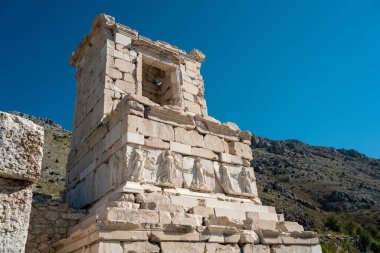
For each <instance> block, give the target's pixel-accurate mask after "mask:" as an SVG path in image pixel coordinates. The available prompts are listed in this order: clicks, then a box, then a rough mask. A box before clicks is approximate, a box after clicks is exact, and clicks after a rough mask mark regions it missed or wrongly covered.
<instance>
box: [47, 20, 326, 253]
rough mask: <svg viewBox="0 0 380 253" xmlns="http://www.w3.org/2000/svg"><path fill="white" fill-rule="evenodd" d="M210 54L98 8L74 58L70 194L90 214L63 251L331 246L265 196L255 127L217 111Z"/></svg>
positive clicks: (277, 252) (278, 250)
mask: <svg viewBox="0 0 380 253" xmlns="http://www.w3.org/2000/svg"><path fill="white" fill-rule="evenodd" d="M204 59H205V55H204V54H203V53H201V52H200V51H199V50H196V49H194V50H192V51H191V52H190V53H189V54H187V53H186V52H185V51H183V50H181V49H178V48H177V47H174V46H172V45H169V44H168V43H166V42H162V41H152V40H150V39H148V38H146V37H143V36H141V35H140V34H139V33H138V32H137V31H135V30H132V29H131V28H129V27H127V26H125V25H122V24H118V23H116V22H115V19H114V18H113V17H110V16H107V15H99V16H97V17H96V19H95V21H94V24H93V26H92V29H91V32H90V33H89V34H88V35H86V36H85V37H84V39H83V40H82V42H81V43H80V45H79V47H78V48H77V50H76V52H75V53H73V55H72V56H71V58H70V63H71V64H72V65H73V66H74V67H75V68H76V79H77V95H76V104H75V117H74V124H73V138H72V143H71V151H70V154H69V158H68V165H67V178H66V191H67V192H66V201H67V202H68V203H69V205H70V206H72V207H74V208H76V209H86V210H87V212H88V214H87V215H86V216H85V217H83V218H81V220H80V222H79V223H78V224H77V225H76V226H73V227H71V228H70V229H69V231H68V236H67V238H65V239H62V240H60V241H58V242H55V243H54V244H53V247H54V248H55V252H57V253H63V252H67V253H68V252H82V253H87V252H88V253H89V252H113V253H122V252H162V253H185V252H189V253H193V252H199V253H206V252H207V253H209V252H230V253H234V252H236V253H238V252H244V253H250V252H262V253H266V252H268V253H269V252H271V253H284V252H286V253H287V252H289V253H290V252H292V253H293V252H294V253H296V252H297V253H298V252H306V253H308V252H310V253H311V252H313V253H314V252H315V253H317V252H321V248H320V246H319V241H318V237H317V234H316V233H314V232H310V231H304V230H303V227H302V226H301V225H299V224H298V223H295V222H288V221H284V218H283V215H281V214H277V213H276V210H275V208H274V207H271V206H264V205H262V204H261V201H260V198H259V196H258V194H257V187H256V179H255V175H254V171H253V168H252V167H251V166H250V164H251V163H250V161H251V160H252V159H253V157H252V153H251V148H250V143H251V134H250V133H249V132H248V131H241V130H240V129H239V127H238V126H237V125H236V124H234V123H231V122H228V123H224V124H223V123H221V122H220V121H218V120H216V119H214V118H212V117H210V116H208V113H207V106H206V101H205V98H204V81H203V78H202V76H201V74H200V68H201V63H202V62H203V61H204Z"/></svg>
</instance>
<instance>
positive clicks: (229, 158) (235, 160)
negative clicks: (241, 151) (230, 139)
mask: <svg viewBox="0 0 380 253" xmlns="http://www.w3.org/2000/svg"><path fill="white" fill-rule="evenodd" d="M219 161H220V162H223V163H232V164H239V165H243V159H242V158H241V157H240V156H236V155H230V154H226V153H220V154H219ZM248 166H249V165H248Z"/></svg>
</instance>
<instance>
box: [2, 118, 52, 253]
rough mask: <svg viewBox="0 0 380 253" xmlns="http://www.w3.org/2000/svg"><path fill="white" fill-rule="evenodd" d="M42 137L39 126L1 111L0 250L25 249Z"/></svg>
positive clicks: (39, 163)
mask: <svg viewBox="0 0 380 253" xmlns="http://www.w3.org/2000/svg"><path fill="white" fill-rule="evenodd" d="M43 140H44V132H43V128H42V127H40V126H37V125H36V124H34V123H33V122H31V121H29V120H27V119H23V118H21V117H18V116H15V115H11V114H8V113H4V112H0V252H24V249H25V243H26V238H27V232H28V225H29V216H30V211H31V203H32V186H33V184H34V183H35V182H36V181H37V180H38V178H39V176H40V172H41V161H42V144H43Z"/></svg>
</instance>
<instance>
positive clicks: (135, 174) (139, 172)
mask: <svg viewBox="0 0 380 253" xmlns="http://www.w3.org/2000/svg"><path fill="white" fill-rule="evenodd" d="M145 160H146V154H145V153H144V150H143V149H142V147H141V146H139V147H138V148H136V149H134V150H133V152H132V154H131V163H132V167H131V171H130V174H129V177H128V180H131V181H135V182H136V181H141V180H142V179H143V169H144V167H145Z"/></svg>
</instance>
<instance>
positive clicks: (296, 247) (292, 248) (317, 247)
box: [272, 245, 322, 253]
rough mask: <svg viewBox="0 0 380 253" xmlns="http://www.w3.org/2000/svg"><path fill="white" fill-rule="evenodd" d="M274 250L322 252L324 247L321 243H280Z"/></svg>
mask: <svg viewBox="0 0 380 253" xmlns="http://www.w3.org/2000/svg"><path fill="white" fill-rule="evenodd" d="M272 252H273V253H322V249H321V246H320V245H314V246H299V245H292V246H284V245H279V246H274V247H272Z"/></svg>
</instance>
